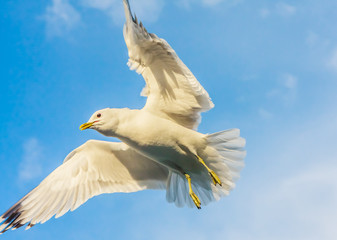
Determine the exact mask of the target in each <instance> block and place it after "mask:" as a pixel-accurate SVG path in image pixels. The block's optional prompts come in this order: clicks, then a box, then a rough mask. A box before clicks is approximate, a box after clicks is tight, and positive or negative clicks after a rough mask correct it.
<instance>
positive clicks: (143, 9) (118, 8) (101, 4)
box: [81, 0, 164, 25]
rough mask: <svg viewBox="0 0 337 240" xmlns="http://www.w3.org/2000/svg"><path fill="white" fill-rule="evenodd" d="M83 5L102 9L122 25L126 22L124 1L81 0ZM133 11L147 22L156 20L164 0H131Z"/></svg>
mask: <svg viewBox="0 0 337 240" xmlns="http://www.w3.org/2000/svg"><path fill="white" fill-rule="evenodd" d="M81 2H82V5H83V6H84V7H87V8H93V9H96V10H99V11H102V12H103V13H104V14H106V15H108V16H109V17H111V19H112V20H113V21H114V23H116V24H118V25H122V24H123V22H124V10H123V5H122V1H119V0H81ZM130 5H131V8H132V11H133V12H134V13H136V14H137V17H138V18H139V19H140V20H142V21H146V22H155V21H157V19H158V17H159V16H160V13H161V10H162V9H163V7H164V0H137V1H130Z"/></svg>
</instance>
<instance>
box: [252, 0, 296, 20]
mask: <svg viewBox="0 0 337 240" xmlns="http://www.w3.org/2000/svg"><path fill="white" fill-rule="evenodd" d="M296 12H297V8H296V7H295V6H293V5H290V4H288V3H284V2H279V3H276V4H275V5H274V6H271V7H263V8H261V9H259V11H258V13H259V15H260V17H262V18H267V17H269V16H271V15H272V14H274V15H279V16H283V17H289V16H293V15H295V14H296Z"/></svg>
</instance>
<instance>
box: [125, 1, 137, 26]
mask: <svg viewBox="0 0 337 240" xmlns="http://www.w3.org/2000/svg"><path fill="white" fill-rule="evenodd" d="M123 3H124V11H125V18H126V21H127V22H129V21H134V18H133V16H132V12H131V7H130V3H129V0H123Z"/></svg>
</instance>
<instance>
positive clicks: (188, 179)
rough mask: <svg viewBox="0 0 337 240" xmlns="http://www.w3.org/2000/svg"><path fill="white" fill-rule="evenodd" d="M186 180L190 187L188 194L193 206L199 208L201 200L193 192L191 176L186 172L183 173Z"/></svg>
mask: <svg viewBox="0 0 337 240" xmlns="http://www.w3.org/2000/svg"><path fill="white" fill-rule="evenodd" d="M184 175H185V177H186V179H187V181H188V187H189V189H190V192H189V193H190V196H191V198H192V200H193V202H194V204H195V206H196V207H197V208H198V209H201V207H200V205H201V202H200V199H199V198H198V196H197V195H196V194H195V193H194V192H193V190H192V185H191V177H190V175H188V174H187V173H184Z"/></svg>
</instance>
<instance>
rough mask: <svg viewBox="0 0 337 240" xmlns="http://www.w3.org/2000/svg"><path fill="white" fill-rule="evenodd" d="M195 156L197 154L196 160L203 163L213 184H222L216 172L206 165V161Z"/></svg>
mask: <svg viewBox="0 0 337 240" xmlns="http://www.w3.org/2000/svg"><path fill="white" fill-rule="evenodd" d="M196 156H197V158H198V161H199V162H200V163H201V164H202V165H204V167H205V168H206V169H207V171H208V173H209V175H210V176H211V178H212V180H213V183H214V185H215V186H216V184H219V185H220V186H222V183H221V180H220V178H219V177H218V175H216V173H215V172H214V171H213V170H212V169H210V168H209V167H208V166H207V165H206V163H205V162H204V160H202V158H201V157H199V156H198V155H196Z"/></svg>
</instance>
